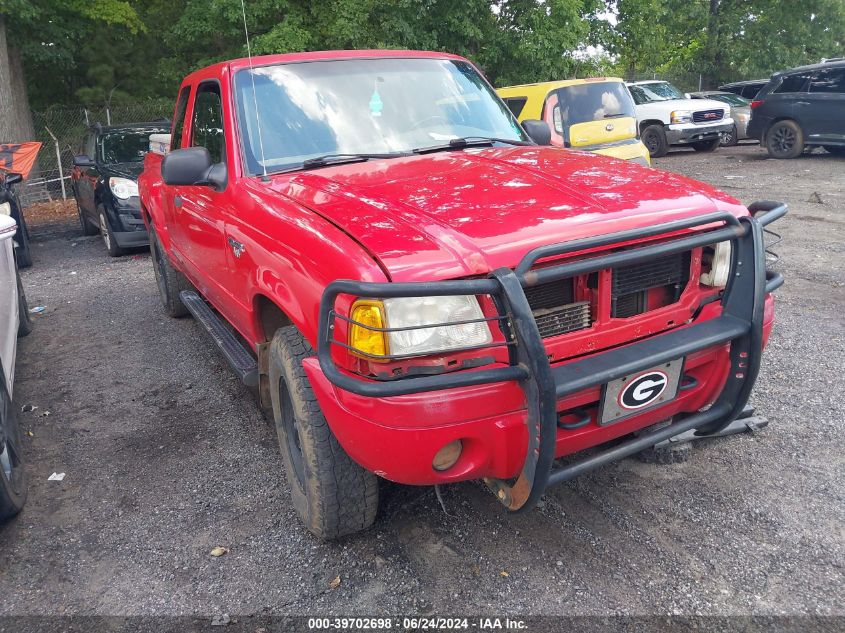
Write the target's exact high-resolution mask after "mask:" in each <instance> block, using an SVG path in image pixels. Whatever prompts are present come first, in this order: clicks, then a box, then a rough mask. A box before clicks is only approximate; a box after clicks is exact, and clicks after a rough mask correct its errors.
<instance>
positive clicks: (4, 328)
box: [0, 213, 32, 520]
mask: <svg viewBox="0 0 845 633" xmlns="http://www.w3.org/2000/svg"><path fill="white" fill-rule="evenodd" d="M17 231H18V226H17V224H16V223H15V221H14V220H13V219H12V217H11V216H10V215H8V214H5V213H0V520H2V519H7V518H9V517H11V516H14V515H16V514H17V513H18V512H20V511H21V509H22V508H23V505H24V502H25V501H26V472H25V470H24V460H23V452H22V441H21V430H20V426H19V424H18V417H17V410H16V407H15V406H13V404H12V394H13V391H14V384H15V355H16V353H17V341H18V337H20V336H25V335H27V334H29V332H30V331H31V330H32V322H31V321H30V318H29V308H28V307H27V303H26V295H25V293H24V290H23V285H22V284H21V278H20V275H19V274H18V266H17V263H16V261H15V259H16V258H15V249H14V247H13V240H14V236H15V234H16V232H17ZM18 252H20V251H18Z"/></svg>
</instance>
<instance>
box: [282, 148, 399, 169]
mask: <svg viewBox="0 0 845 633" xmlns="http://www.w3.org/2000/svg"><path fill="white" fill-rule="evenodd" d="M408 155H409V154H408V153H407V152H390V153H381V154H366V153H364V154H323V155H322V156H315V157H314V158H306V159H305V160H304V161H302V163H300V164H299V165H295V166H293V167H287V168H285V169H279V170H276V171H273V172H270V173H273V174H286V173H288V172H291V171H302V170H304V169H314V168H315V167H328V166H329V165H344V164H346V163H361V162H364V161H368V160H370V159H377V158H398V157H400V156H408Z"/></svg>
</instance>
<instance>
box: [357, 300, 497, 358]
mask: <svg viewBox="0 0 845 633" xmlns="http://www.w3.org/2000/svg"><path fill="white" fill-rule="evenodd" d="M483 318H484V313H483V312H482V311H481V306H479V305H478V299H476V298H475V297H473V296H471V295H455V296H448V297H402V298H397V299H384V300H383V301H376V300H359V301H356V302H355V303H354V304H353V306H352V310H351V319H352V320H353V321H357V322H359V323H361V324H364V325H367V326H369V328H374V329H369V328H367V327H362V326H361V325H356V324H355V323H353V324H351V326H350V328H349V346H350V347H351V348H352V349H353V350H356V351H358V352H360V353H361V355H362V356H364V357H365V358H370V359H371V360H378V359H377V358H376V359H373V358H371V357H373V356H376V357H378V356H388V355H390V356H410V355H417V354H435V353H439V352H448V351H452V350H460V349H464V348H467V347H476V346H481V345H486V344H488V343H490V342H492V341H493V336H492V335H491V334H490V328H489V327H488V325H487V322H486V321H481V322H478V323H462V321H471V320H474V319H483ZM438 323H448V324H450V325H440V326H436V327H432V326H433V325H434V324H438ZM386 328H387V329H393V330H395V329H399V330H400V331H398V332H397V331H392V332H382V331H380V330H381V329H386ZM402 328H414V329H410V330H405V329H402Z"/></svg>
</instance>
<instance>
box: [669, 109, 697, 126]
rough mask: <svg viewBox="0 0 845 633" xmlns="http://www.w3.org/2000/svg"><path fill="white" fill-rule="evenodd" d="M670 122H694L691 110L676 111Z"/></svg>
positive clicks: (670, 117) (670, 116) (671, 115)
mask: <svg viewBox="0 0 845 633" xmlns="http://www.w3.org/2000/svg"><path fill="white" fill-rule="evenodd" d="M669 120H670V121H671V122H672V123H689V122H690V121H692V112H691V111H690V110H675V111H674V112H672V114H670V115H669Z"/></svg>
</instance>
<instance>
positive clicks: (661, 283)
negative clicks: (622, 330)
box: [611, 252, 691, 318]
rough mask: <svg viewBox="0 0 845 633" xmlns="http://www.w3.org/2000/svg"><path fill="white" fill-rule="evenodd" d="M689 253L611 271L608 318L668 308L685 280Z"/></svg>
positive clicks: (677, 297)
mask: <svg viewBox="0 0 845 633" xmlns="http://www.w3.org/2000/svg"><path fill="white" fill-rule="evenodd" d="M690 256H691V254H690V253H689V252H686V253H675V254H673V255H666V256H664V257H660V258H657V259H653V260H651V261H648V262H643V263H640V264H633V265H631V266H623V267H619V268H614V269H613V274H612V279H613V283H612V286H611V316H613V317H615V318H627V317H632V316H636V315H638V314H643V313H644V312H647V311H649V310H655V309H657V308H662V307H663V306H667V305H670V304H672V303H675V302H676V301H678V299H680V298H681V293H682V292H683V291H684V288H686V286H687V282H688V281H689V269H690Z"/></svg>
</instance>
